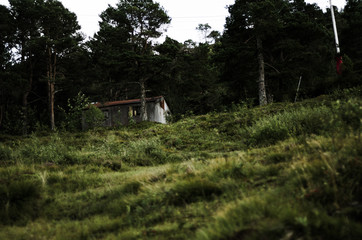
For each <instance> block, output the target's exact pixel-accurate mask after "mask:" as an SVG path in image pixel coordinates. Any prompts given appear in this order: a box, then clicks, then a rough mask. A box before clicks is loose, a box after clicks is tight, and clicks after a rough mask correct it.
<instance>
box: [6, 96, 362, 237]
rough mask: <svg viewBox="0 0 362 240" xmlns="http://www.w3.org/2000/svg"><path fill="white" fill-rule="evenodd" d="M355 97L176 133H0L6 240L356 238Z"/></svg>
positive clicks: (215, 116)
mask: <svg viewBox="0 0 362 240" xmlns="http://www.w3.org/2000/svg"><path fill="white" fill-rule="evenodd" d="M351 92H352V93H353V94H354V97H352V98H351V99H343V100H340V101H338V102H336V101H335V99H333V98H336V96H334V97H321V98H317V99H313V100H309V101H305V102H303V103H298V104H273V105H269V106H267V107H262V108H253V109H248V108H247V107H245V106H237V107H236V108H235V109H234V111H231V112H227V113H212V114H208V115H204V116H198V117H190V118H186V119H184V120H182V121H180V122H177V123H174V124H170V125H158V124H151V123H144V124H141V125H136V126H131V127H125V128H121V129H117V130H94V131H89V132H85V133H74V134H71V133H58V134H52V135H48V134H43V135H41V134H39V133H38V134H34V135H32V136H30V137H28V138H17V137H12V136H0V137H1V144H0V164H1V165H0V239H190V238H191V239H360V238H362V187H361V183H362V174H361V173H362V160H361V155H362V144H361V138H360V131H361V118H362V108H361V98H360V97H359V96H361V94H360V93H361V92H360V90H353V91H351ZM351 92H350V93H349V95H353V94H351ZM341 96H342V97H343V96H344V94H341Z"/></svg>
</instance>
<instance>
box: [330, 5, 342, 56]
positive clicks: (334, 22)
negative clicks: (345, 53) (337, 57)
mask: <svg viewBox="0 0 362 240" xmlns="http://www.w3.org/2000/svg"><path fill="white" fill-rule="evenodd" d="M329 4H330V5H331V14H332V23H333V31H334V38H335V40H336V50H337V54H340V53H341V50H340V48H339V40H338V32H337V25H336V18H335V17H334V7H333V5H332V0H329Z"/></svg>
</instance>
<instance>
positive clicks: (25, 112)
mask: <svg viewBox="0 0 362 240" xmlns="http://www.w3.org/2000/svg"><path fill="white" fill-rule="evenodd" d="M33 76H34V64H33V63H32V61H31V60H30V75H29V81H28V85H27V87H26V89H25V92H24V93H23V102H22V105H23V106H22V112H23V135H26V134H27V133H28V124H29V123H28V97H29V94H30V92H31V88H32V85H33Z"/></svg>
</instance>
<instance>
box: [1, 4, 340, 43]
mask: <svg viewBox="0 0 362 240" xmlns="http://www.w3.org/2000/svg"><path fill="white" fill-rule="evenodd" d="M60 1H61V2H62V3H63V5H64V6H65V7H66V8H68V9H69V10H70V11H72V12H74V13H75V14H76V15H77V17H78V22H79V24H80V25H81V27H82V30H81V31H82V32H83V33H85V34H86V35H87V36H88V37H92V36H93V34H94V33H95V32H97V31H98V29H99V26H98V22H99V20H100V18H99V14H100V13H101V12H102V11H104V10H105V9H106V8H107V6H108V5H112V6H115V5H116V3H117V2H118V1H119V0H60ZM155 1H156V2H159V3H160V5H161V6H163V8H164V9H165V10H166V11H167V13H168V15H169V16H170V17H171V18H172V21H171V25H169V26H168V29H167V32H166V33H165V34H164V36H163V38H164V37H165V35H168V36H169V37H171V38H173V39H176V40H177V41H179V42H184V41H185V40H188V39H192V40H194V41H196V42H200V41H202V37H201V35H200V34H199V33H198V31H197V30H196V27H197V26H198V24H200V23H202V24H205V23H208V24H209V25H210V26H211V27H212V30H217V31H219V32H222V31H223V29H224V24H225V18H226V17H227V16H228V11H227V9H226V6H227V5H231V4H233V3H234V0H155ZM306 2H308V3H317V4H318V5H319V6H320V7H321V8H322V9H325V8H326V7H327V6H329V0H317V1H315V0H314V1H313V0H306ZM332 2H333V5H335V6H337V7H338V8H339V9H341V8H343V6H344V5H345V3H346V1H345V0H333V1H332ZM0 4H2V5H6V6H8V5H9V3H8V1H7V0H0Z"/></svg>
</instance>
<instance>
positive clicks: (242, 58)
mask: <svg viewBox="0 0 362 240" xmlns="http://www.w3.org/2000/svg"><path fill="white" fill-rule="evenodd" d="M9 3H10V6H9V7H6V6H2V5H0V131H2V132H7V133H12V134H14V133H16V134H26V133H29V132H31V131H35V130H36V129H39V128H41V126H50V128H52V129H55V127H59V126H63V127H65V128H67V126H70V125H69V124H68V125H67V122H69V121H70V120H69V119H71V116H72V114H73V115H74V116H78V117H77V119H79V116H80V113H79V112H78V113H75V112H74V109H78V111H81V110H79V109H82V107H81V106H84V104H86V103H85V99H89V100H90V101H94V102H103V101H113V100H124V99H131V98H141V99H143V101H142V103H143V104H142V106H143V107H142V111H143V112H144V111H145V98H146V97H152V96H159V95H163V96H165V98H166V100H167V102H168V104H169V105H170V107H171V111H172V113H173V114H174V115H175V116H176V118H177V116H182V115H184V114H187V113H193V114H203V113H207V112H210V111H214V110H225V109H228V108H229V107H230V106H231V105H232V103H233V102H234V103H239V102H241V101H243V102H245V101H246V102H248V103H249V104H266V103H271V102H273V101H294V99H295V95H296V89H297V85H298V82H299V80H300V79H302V81H301V85H300V93H299V97H300V98H308V97H314V96H317V95H320V94H323V93H328V92H330V91H333V90H334V89H336V88H343V87H351V86H356V85H359V84H360V79H361V75H362V72H361V69H362V60H361V59H362V51H361V47H360V42H361V41H362V39H361V36H362V33H361V29H362V15H361V11H362V10H361V9H362V5H361V4H362V3H361V1H360V0H348V1H347V5H346V7H345V8H344V9H343V10H342V11H340V12H338V10H337V9H334V10H335V15H336V20H337V26H338V30H339V35H340V46H341V50H342V58H343V65H342V68H341V69H342V70H343V71H342V73H341V74H340V75H337V73H336V62H335V58H336V57H338V56H336V53H335V44H334V36H333V28H332V21H331V15H330V13H331V12H330V9H327V11H326V12H323V11H322V10H321V9H320V8H319V7H318V6H317V5H315V4H307V3H306V2H305V1H304V0H253V1H251V0H236V1H235V3H234V4H232V5H230V6H229V7H228V9H229V13H230V16H229V17H228V18H227V19H226V22H225V31H224V32H223V33H219V32H217V31H214V30H213V29H212V26H210V25H209V24H208V23H200V24H198V25H195V28H196V29H198V30H199V31H200V32H201V33H202V34H203V37H204V41H203V43H197V42H193V41H192V40H188V41H185V42H184V43H180V42H178V41H177V40H174V39H171V38H169V37H166V39H165V40H164V41H163V43H160V41H161V40H160V38H159V37H160V36H162V34H164V33H166V29H167V26H168V24H169V23H170V22H171V18H170V17H169V16H168V14H167V10H166V9H164V8H163V7H162V6H161V5H160V4H159V3H157V1H154V0H119V2H118V3H117V4H116V5H115V6H108V7H107V8H106V9H104V10H103V11H102V10H100V17H101V21H100V22H99V27H100V29H99V31H98V32H97V33H96V34H95V35H94V36H93V37H92V38H90V39H89V40H87V41H85V40H84V39H83V37H82V35H81V34H80V32H79V30H81V29H80V26H79V24H78V22H77V16H76V15H75V14H74V13H72V12H71V11H69V10H68V9H66V8H65V7H64V6H63V5H62V3H61V1H58V0H9ZM80 92H82V93H84V94H85V95H82V93H80ZM80 96H82V97H81V98H80ZM79 99H83V100H84V101H83V100H82V101H83V102H82V101H80V100H79ZM70 103H72V104H78V106H72V105H71V104H70ZM72 111H73V112H72ZM143 115H145V114H143ZM73 120H74V119H73ZM73 120H72V121H73ZM49 123H50V124H49ZM71 125H72V126H73V128H72V130H74V126H79V124H77V123H75V122H74V121H73V122H72V124H71Z"/></svg>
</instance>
